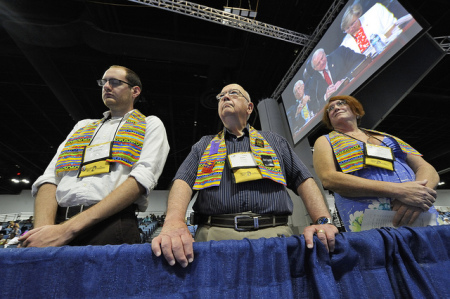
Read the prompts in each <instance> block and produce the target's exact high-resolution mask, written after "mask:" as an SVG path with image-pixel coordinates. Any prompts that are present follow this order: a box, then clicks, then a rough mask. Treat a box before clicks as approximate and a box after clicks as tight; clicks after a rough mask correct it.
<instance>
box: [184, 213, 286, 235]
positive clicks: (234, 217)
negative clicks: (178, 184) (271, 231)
mask: <svg viewBox="0 0 450 299" xmlns="http://www.w3.org/2000/svg"><path fill="white" fill-rule="evenodd" d="M192 217H193V218H194V220H193V221H192V219H191V224H207V225H210V226H219V227H227V228H234V229H235V230H237V231H252V230H258V229H260V228H267V227H274V226H280V225H287V223H288V217H289V216H288V215H282V216H276V215H267V214H262V215H261V214H253V213H242V214H222V215H212V216H208V215H202V214H198V213H193V214H191V218H192Z"/></svg>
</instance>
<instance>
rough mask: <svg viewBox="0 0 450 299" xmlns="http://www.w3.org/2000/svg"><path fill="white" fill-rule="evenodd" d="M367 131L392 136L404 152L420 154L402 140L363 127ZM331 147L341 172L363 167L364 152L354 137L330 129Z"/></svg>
mask: <svg viewBox="0 0 450 299" xmlns="http://www.w3.org/2000/svg"><path fill="white" fill-rule="evenodd" d="M363 130H365V131H368V132H372V133H376V134H380V135H385V136H388V137H392V138H394V139H395V141H397V142H398V144H399V145H400V148H401V149H402V151H403V152H404V153H406V154H411V155H416V156H422V155H421V154H420V153H419V152H418V151H416V150H415V149H414V148H413V147H412V146H410V145H409V144H407V143H406V142H404V141H403V140H401V139H399V138H397V137H395V136H392V135H389V134H386V133H383V132H378V131H375V130H368V129H363ZM328 136H329V138H330V142H331V146H332V148H333V152H334V155H335V157H336V160H337V162H338V163H339V166H340V167H341V170H342V172H343V173H349V172H353V171H356V170H360V169H362V168H364V153H363V149H362V148H361V147H360V146H359V144H358V143H357V142H356V140H355V139H353V138H350V137H348V136H345V135H343V134H339V133H338V132H336V131H332V132H331V133H329V134H328Z"/></svg>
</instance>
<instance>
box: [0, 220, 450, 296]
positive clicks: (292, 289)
mask: <svg viewBox="0 0 450 299" xmlns="http://www.w3.org/2000/svg"><path fill="white" fill-rule="evenodd" d="M315 242H316V245H318V246H315V247H314V249H312V250H310V249H307V248H306V246H305V243H304V239H303V236H294V237H289V238H271V239H259V240H242V241H220V242H215V241H211V242H201V243H200V242H199V243H194V252H195V260H194V262H193V263H192V264H191V265H189V266H188V267H187V268H181V267H180V266H178V265H176V266H174V267H171V266H169V265H168V264H167V262H166V261H165V260H164V259H162V258H157V257H155V256H154V255H153V254H152V252H151V247H150V244H139V245H120V246H86V247H69V246H64V247H59V248H23V249H20V248H13V249H0V269H1V272H2V279H0V284H1V295H0V297H1V298H130V297H133V298H144V297H146V298H271V299H274V298H327V299H329V298H450V272H449V269H450V259H449V256H450V254H449V253H450V226H438V227H425V228H399V229H390V228H386V229H373V230H370V231H365V232H361V233H342V234H339V235H337V236H336V242H337V245H336V250H335V252H334V253H333V254H328V253H327V251H326V250H325V249H324V247H323V246H321V245H320V244H318V239H315Z"/></svg>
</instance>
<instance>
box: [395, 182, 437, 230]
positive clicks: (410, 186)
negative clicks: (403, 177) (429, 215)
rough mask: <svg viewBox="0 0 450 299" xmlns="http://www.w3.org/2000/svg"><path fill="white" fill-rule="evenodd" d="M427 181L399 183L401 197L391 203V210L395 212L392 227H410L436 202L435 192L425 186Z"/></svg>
mask: <svg viewBox="0 0 450 299" xmlns="http://www.w3.org/2000/svg"><path fill="white" fill-rule="evenodd" d="M427 182H428V181H427V180H423V181H413V182H405V183H401V184H400V185H401V186H400V187H402V188H401V190H400V192H401V195H400V196H397V198H395V199H394V200H393V201H392V203H391V204H392V210H393V211H397V213H396V214H395V216H394V220H393V222H392V224H393V225H394V226H401V225H411V224H413V223H414V221H416V219H417V217H419V215H420V214H421V213H422V212H426V211H428V210H429V209H430V208H431V207H432V206H433V204H434V202H435V201H436V197H437V193H436V190H434V189H431V188H429V187H427V186H426V184H427Z"/></svg>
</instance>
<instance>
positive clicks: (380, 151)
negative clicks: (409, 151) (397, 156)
mask: <svg viewBox="0 0 450 299" xmlns="http://www.w3.org/2000/svg"><path fill="white" fill-rule="evenodd" d="M366 151H367V156H368V157H374V158H379V159H385V160H388V161H392V160H394V157H393V155H392V150H391V148H390V147H386V146H381V145H375V144H369V143H366Z"/></svg>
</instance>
